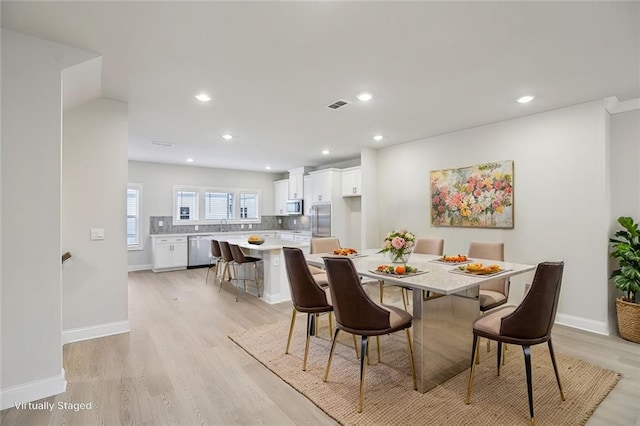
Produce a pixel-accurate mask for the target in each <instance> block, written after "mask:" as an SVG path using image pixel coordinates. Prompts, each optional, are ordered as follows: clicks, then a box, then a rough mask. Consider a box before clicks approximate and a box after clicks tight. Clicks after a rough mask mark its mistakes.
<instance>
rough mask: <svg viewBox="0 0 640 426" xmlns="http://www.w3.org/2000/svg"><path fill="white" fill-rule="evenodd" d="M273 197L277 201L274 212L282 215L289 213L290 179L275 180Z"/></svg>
mask: <svg viewBox="0 0 640 426" xmlns="http://www.w3.org/2000/svg"><path fill="white" fill-rule="evenodd" d="M273 199H274V202H275V205H274V210H273V214H274V215H276V216H282V215H285V214H287V200H288V199H289V179H283V180H277V181H275V182H273Z"/></svg>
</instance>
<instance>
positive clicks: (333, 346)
mask: <svg viewBox="0 0 640 426" xmlns="http://www.w3.org/2000/svg"><path fill="white" fill-rule="evenodd" d="M339 332H340V329H339V328H336V331H335V333H334V334H333V342H331V350H330V351H329V360H328V361H327V368H326V369H325V370H324V377H323V378H322V381H323V382H326V381H327V379H328V378H329V369H330V368H331V360H332V359H333V352H334V351H335V349H336V343H337V342H338V333H339ZM354 339H355V336H354Z"/></svg>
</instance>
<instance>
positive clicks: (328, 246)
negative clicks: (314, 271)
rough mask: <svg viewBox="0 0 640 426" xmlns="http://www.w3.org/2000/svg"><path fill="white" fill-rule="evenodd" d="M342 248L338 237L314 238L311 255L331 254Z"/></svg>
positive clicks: (310, 250) (310, 249)
mask: <svg viewBox="0 0 640 426" xmlns="http://www.w3.org/2000/svg"><path fill="white" fill-rule="evenodd" d="M339 248H340V240H339V239H338V238H336V237H322V238H312V239H311V246H310V247H309V253H311V254H314V253H331V252H332V251H333V250H334V249H339Z"/></svg>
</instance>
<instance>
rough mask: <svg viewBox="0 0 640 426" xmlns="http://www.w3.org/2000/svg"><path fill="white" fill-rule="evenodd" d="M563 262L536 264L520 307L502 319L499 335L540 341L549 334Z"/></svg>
mask: <svg viewBox="0 0 640 426" xmlns="http://www.w3.org/2000/svg"><path fill="white" fill-rule="evenodd" d="M563 270H564V262H543V263H540V264H538V267H537V268H536V273H535V275H534V277H533V282H532V283H531V288H530V289H529V292H528V293H527V294H526V296H525V297H524V299H523V300H522V302H521V303H520V305H518V307H517V308H516V309H515V311H513V312H512V313H511V314H510V315H508V316H506V317H504V318H503V319H502V323H501V326H500V334H501V335H504V336H509V337H512V338H517V339H541V341H545V340H547V339H548V338H549V336H550V335H551V329H552V327H553V323H554V321H555V318H556V312H557V310H558V300H559V299H560V286H561V284H562V272H563Z"/></svg>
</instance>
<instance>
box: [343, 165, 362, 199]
mask: <svg viewBox="0 0 640 426" xmlns="http://www.w3.org/2000/svg"><path fill="white" fill-rule="evenodd" d="M361 195H362V169H361V168H360V167H351V168H348V169H343V170H342V196H343V197H359V196H361Z"/></svg>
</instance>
